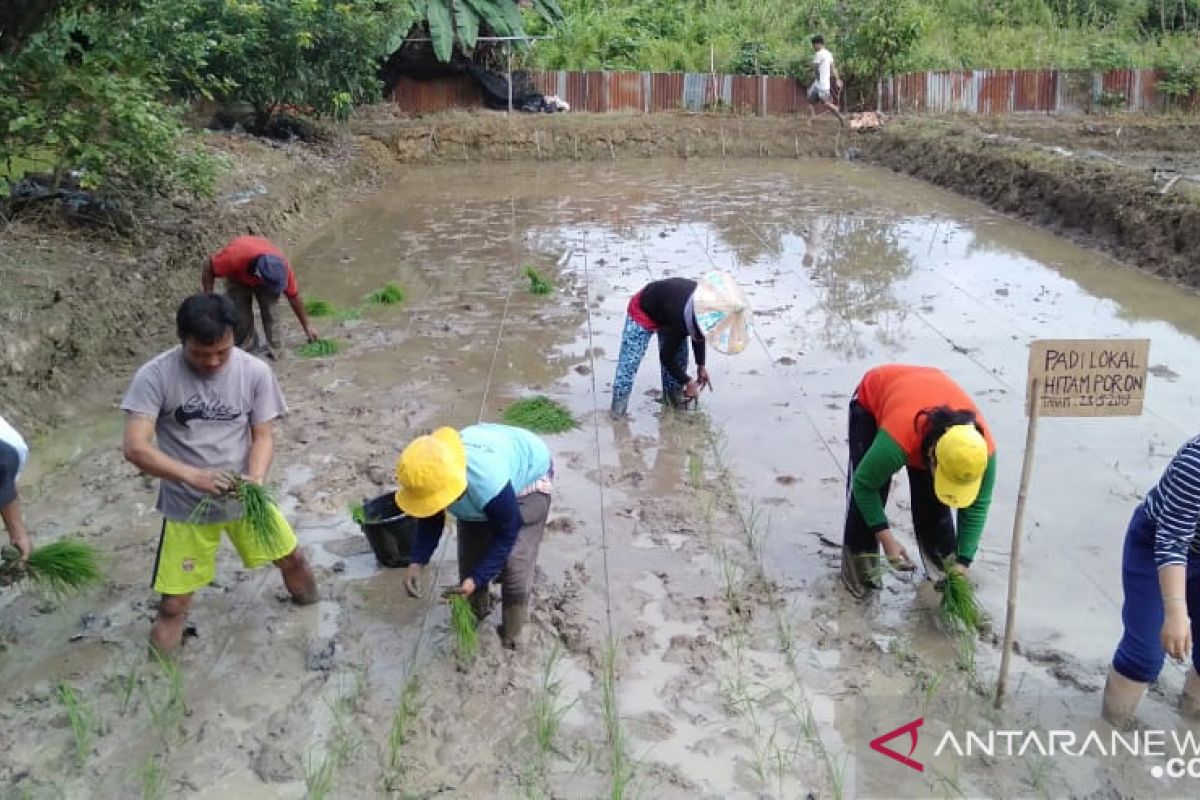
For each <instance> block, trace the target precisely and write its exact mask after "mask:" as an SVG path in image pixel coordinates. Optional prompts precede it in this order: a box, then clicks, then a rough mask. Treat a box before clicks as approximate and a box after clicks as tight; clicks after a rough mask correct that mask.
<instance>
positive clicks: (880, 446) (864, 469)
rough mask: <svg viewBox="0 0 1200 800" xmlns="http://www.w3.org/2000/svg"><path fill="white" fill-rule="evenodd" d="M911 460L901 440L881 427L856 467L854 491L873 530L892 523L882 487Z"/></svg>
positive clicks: (851, 489) (881, 528)
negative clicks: (880, 494)
mask: <svg viewBox="0 0 1200 800" xmlns="http://www.w3.org/2000/svg"><path fill="white" fill-rule="evenodd" d="M907 461H908V456H906V455H905V453H904V449H903V448H902V447H900V445H899V443H898V442H897V441H896V440H895V439H893V438H892V437H891V434H889V433H888V432H887V431H883V430H881V431H879V432H878V433H876V434H875V441H873V442H871V446H870V447H869V448H867V452H866V454H865V455H863V459H862V461H860V462H858V466H857V467H855V468H854V478H853V479H852V480H851V481H850V493H851V495H852V496H853V497H854V504H855V505H856V506H858V510H859V511H861V512H862V515H863V519H864V520H866V523H867V527H868V528H869V529H870V531H871V532H872V533H878V532H879V531H881V530H883V529H884V528H886V527H887V526H888V520H887V515H886V514H885V513H884V512H883V500H882V499H881V498H880V497H879V490H880V489H882V488H883V487H884V486H887V484H888V481H890V480H891V479H892V476H893V475H895V474H896V473H897V472H899V471H900V470H901V469H903V468H904V464H905V463H906V462H907Z"/></svg>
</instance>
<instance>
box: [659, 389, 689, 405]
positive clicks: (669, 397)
mask: <svg viewBox="0 0 1200 800" xmlns="http://www.w3.org/2000/svg"><path fill="white" fill-rule="evenodd" d="M663 404H664V405H665V406H667V407H668V408H686V407H687V401H686V400H684V398H683V391H682V390H679V391H674V392H663Z"/></svg>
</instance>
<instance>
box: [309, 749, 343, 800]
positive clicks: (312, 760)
mask: <svg viewBox="0 0 1200 800" xmlns="http://www.w3.org/2000/svg"><path fill="white" fill-rule="evenodd" d="M336 771H337V764H336V763H335V761H334V758H333V756H331V755H330V754H328V753H326V754H324V755H322V756H321V757H320V758H317V756H316V755H315V753H309V754H308V755H307V756H306V757H305V758H304V786H305V788H306V789H307V790H308V791H307V793H306V794H305V795H304V796H305V798H307V800H325V798H326V797H329V794H330V792H332V791H333V777H334V773H335V772H336Z"/></svg>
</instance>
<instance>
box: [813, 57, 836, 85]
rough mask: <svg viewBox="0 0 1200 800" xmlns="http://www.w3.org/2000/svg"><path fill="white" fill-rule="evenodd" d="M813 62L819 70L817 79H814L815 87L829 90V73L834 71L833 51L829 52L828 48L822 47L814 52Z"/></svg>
mask: <svg viewBox="0 0 1200 800" xmlns="http://www.w3.org/2000/svg"><path fill="white" fill-rule="evenodd" d="M812 63H813V66H814V67H816V70H817V79H816V80H815V81H813V87H815V88H817V89H820V90H821V91H822V92H828V91H829V73H830V72H832V71H833V53H831V52H829V49H828V48H826V47H822V48H821V49H820V50H818V51H817V52H815V53H813V60H812Z"/></svg>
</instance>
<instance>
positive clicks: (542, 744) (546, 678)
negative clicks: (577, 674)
mask: <svg viewBox="0 0 1200 800" xmlns="http://www.w3.org/2000/svg"><path fill="white" fill-rule="evenodd" d="M561 660H562V648H561V647H559V645H558V643H557V642H556V643H555V645H554V647H553V648H552V649H551V650H550V657H549V658H548V659H547V660H546V665H545V667H543V668H542V680H541V685H540V686H539V687H538V694H537V698H536V699H535V700H534V703H533V739H534V742H535V744H536V745H537V749H538V754H539V756H540V757H542V758H545V757H546V756H547V755H549V754H550V753H551V752H552V751H554V749H555V747H554V740H555V739H556V738H557V737H558V730H559V728H560V727H562V721H563V717H565V716H566V715H567V712H569V711H570V710H571V707H572V706H573V705H575V703H574V702H571V703H568V704H566V705H563V703H562V701H561V698H562V682H561V681H560V680H558V678H557V677H556V676H555V672H556V671H557V669H558V665H559V662H560V661H561Z"/></svg>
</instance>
